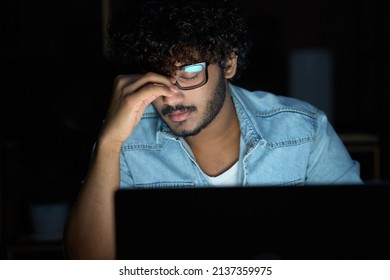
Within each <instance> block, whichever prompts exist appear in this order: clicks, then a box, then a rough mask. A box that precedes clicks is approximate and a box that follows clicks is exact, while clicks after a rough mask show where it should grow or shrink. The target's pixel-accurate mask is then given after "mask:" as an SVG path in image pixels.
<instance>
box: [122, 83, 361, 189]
mask: <svg viewBox="0 0 390 280" xmlns="http://www.w3.org/2000/svg"><path fill="white" fill-rule="evenodd" d="M229 88H230V92H231V96H232V99H233V102H234V105H235V109H236V112H237V115H238V118H239V122H240V128H241V142H240V155H239V162H238V163H239V181H240V182H242V183H241V185H242V186H272V185H277V186H293V185H304V184H306V185H314V184H355V183H362V181H361V179H360V167H359V163H358V162H356V161H354V160H352V159H351V157H350V155H349V153H348V152H347V150H346V148H345V146H344V145H343V143H342V142H341V140H340V138H339V137H338V135H337V134H336V132H335V131H334V129H333V127H332V126H331V124H330V123H329V122H328V120H327V118H326V116H325V114H324V113H323V112H322V111H320V110H318V109H317V108H315V107H313V106H312V105H310V104H308V103H306V102H303V101H299V100H296V99H293V98H289V97H285V96H277V95H274V94H272V93H268V92H264V91H255V92H250V91H247V90H245V89H243V88H240V87H237V86H234V85H232V84H230V85H229ZM120 168H121V182H120V187H121V188H125V187H133V188H159V187H174V188H180V187H208V186H210V187H211V185H210V183H209V181H208V180H207V179H206V177H205V174H204V173H203V172H202V170H201V169H200V168H199V166H198V164H197V163H196V160H195V157H194V155H193V153H192V152H191V149H190V147H189V146H188V145H187V144H186V142H185V140H184V139H181V138H180V137H177V136H175V135H174V134H173V133H172V131H171V130H170V129H169V127H168V126H167V125H166V123H165V122H164V121H163V120H162V119H161V118H160V116H159V113H158V112H157V111H156V110H155V109H154V107H153V106H152V105H150V106H148V107H147V109H146V110H145V113H144V115H143V117H142V119H141V121H140V123H139V124H138V125H137V126H136V128H135V129H134V130H133V133H132V134H131V136H130V137H129V138H128V139H127V140H126V141H125V143H124V144H123V145H122V151H121V160H120Z"/></svg>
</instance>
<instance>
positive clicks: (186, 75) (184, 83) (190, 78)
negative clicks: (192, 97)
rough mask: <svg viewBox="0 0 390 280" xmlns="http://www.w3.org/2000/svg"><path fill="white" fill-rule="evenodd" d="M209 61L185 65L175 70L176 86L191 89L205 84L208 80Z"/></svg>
mask: <svg viewBox="0 0 390 280" xmlns="http://www.w3.org/2000/svg"><path fill="white" fill-rule="evenodd" d="M208 66H209V64H208V63H207V62H201V63H196V64H191V65H184V66H181V67H180V68H179V70H177V71H176V72H175V75H174V76H173V77H174V78H175V80H176V83H175V86H177V87H178V88H179V89H182V90H191V89H196V88H198V87H201V86H203V85H204V84H206V83H207V81H208V73H207V67H208Z"/></svg>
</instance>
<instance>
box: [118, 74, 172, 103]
mask: <svg viewBox="0 0 390 280" xmlns="http://www.w3.org/2000/svg"><path fill="white" fill-rule="evenodd" d="M115 84H116V89H117V90H116V91H119V92H121V94H122V95H128V94H136V93H139V94H140V95H144V98H148V96H150V95H156V96H161V95H164V96H170V95H172V93H175V92H176V91H177V89H176V87H175V85H174V84H173V83H172V82H171V81H170V80H169V79H168V78H167V77H165V76H162V75H159V74H156V73H147V74H144V75H139V74H137V75H130V76H118V77H117V79H116V81H115ZM117 94H118V93H117ZM145 95H146V96H145Z"/></svg>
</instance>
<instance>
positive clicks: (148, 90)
mask: <svg viewBox="0 0 390 280" xmlns="http://www.w3.org/2000/svg"><path fill="white" fill-rule="evenodd" d="M176 91H177V89H176V87H175V86H174V85H173V84H172V82H171V81H170V80H169V78H167V77H165V76H162V75H159V74H156V73H147V74H144V75H140V74H135V75H121V76H118V77H117V78H116V79H115V82H114V89H113V96H112V99H111V103H110V106H109V109H108V113H107V116H106V119H105V122H104V125H103V128H102V130H101V134H100V137H101V139H102V138H104V139H105V140H107V141H105V142H106V143H107V142H109V143H112V144H118V145H120V146H121V145H122V143H123V142H124V141H125V140H126V139H127V138H128V137H129V136H130V135H131V133H132V131H133V130H134V128H135V127H136V125H137V124H138V123H139V121H140V120H141V117H142V115H143V113H144V111H145V109H146V107H147V106H148V105H149V104H150V103H152V102H153V101H154V100H155V99H156V98H158V97H160V96H171V95H172V94H173V93H175V92H176Z"/></svg>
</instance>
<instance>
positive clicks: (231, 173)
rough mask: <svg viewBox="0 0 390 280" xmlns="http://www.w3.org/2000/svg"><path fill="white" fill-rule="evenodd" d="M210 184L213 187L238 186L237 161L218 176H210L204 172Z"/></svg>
mask: <svg viewBox="0 0 390 280" xmlns="http://www.w3.org/2000/svg"><path fill="white" fill-rule="evenodd" d="M205 176H206V178H207V179H208V180H209V182H210V184H212V185H213V186H215V187H235V186H238V161H237V162H236V163H235V164H234V165H233V166H232V167H230V168H229V169H228V170H226V171H225V172H224V173H222V174H221V175H219V176H216V177H211V176H208V175H207V174H205Z"/></svg>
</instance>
